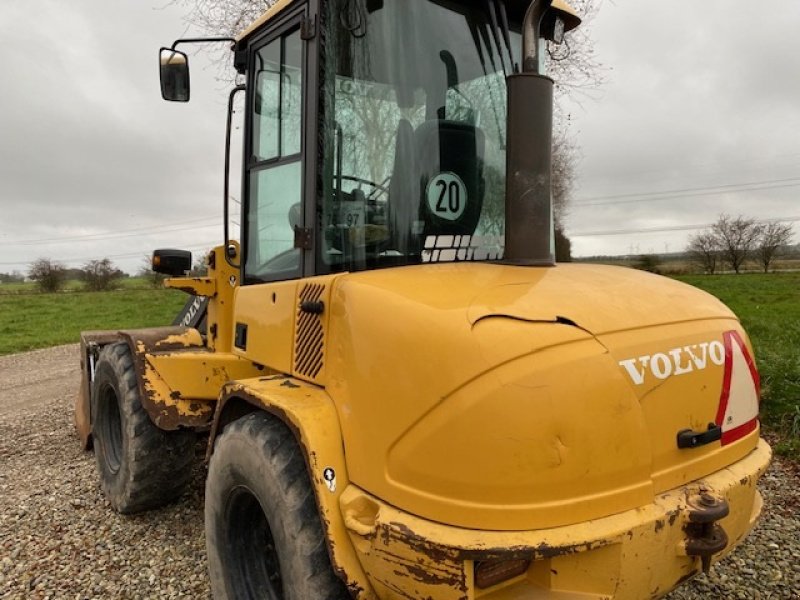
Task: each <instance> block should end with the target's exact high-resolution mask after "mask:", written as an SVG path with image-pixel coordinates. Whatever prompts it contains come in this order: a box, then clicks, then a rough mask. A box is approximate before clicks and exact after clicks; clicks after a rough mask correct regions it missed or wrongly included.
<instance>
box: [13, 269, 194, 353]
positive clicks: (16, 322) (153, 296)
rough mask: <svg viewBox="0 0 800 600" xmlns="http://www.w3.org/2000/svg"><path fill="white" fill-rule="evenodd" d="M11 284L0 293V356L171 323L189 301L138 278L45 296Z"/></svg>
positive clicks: (30, 289)
mask: <svg viewBox="0 0 800 600" xmlns="http://www.w3.org/2000/svg"><path fill="white" fill-rule="evenodd" d="M6 285H8V288H12V287H13V289H7V287H6ZM6 285H3V286H2V289H0V355H3V354H11V353H14V352H24V351H26V350H35V349H37V348H46V347H49V346H57V345H60V344H70V343H74V342H78V341H79V339H80V337H79V336H80V332H81V331H86V330H91V329H133V328H138V327H155V326H160V325H169V324H170V323H172V320H173V319H174V318H175V315H176V314H178V311H179V310H180V309H181V307H182V306H183V304H184V303H185V302H186V298H187V296H186V294H184V293H182V292H178V291H175V290H165V289H160V288H159V289H153V288H152V287H148V285H147V283H146V282H145V281H143V280H138V282H136V280H133V279H132V280H130V281H127V280H126V285H125V288H123V289H120V290H117V291H111V292H81V291H65V292H60V293H57V294H40V293H35V292H34V291H33V288H26V287H24V286H26V285H27V284H19V285H17V284H6Z"/></svg>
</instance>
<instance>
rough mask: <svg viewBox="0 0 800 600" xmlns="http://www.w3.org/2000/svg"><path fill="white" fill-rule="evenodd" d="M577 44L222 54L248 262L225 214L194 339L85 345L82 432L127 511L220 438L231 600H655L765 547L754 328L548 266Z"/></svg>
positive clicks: (663, 285)
mask: <svg viewBox="0 0 800 600" xmlns="http://www.w3.org/2000/svg"><path fill="white" fill-rule="evenodd" d="M579 21H580V20H579V17H578V16H577V15H576V14H575V12H574V11H573V10H572V9H571V8H570V7H569V6H568V5H567V4H566V3H565V2H563V1H562V0H533V1H531V0H519V1H517V0H480V1H478V0H474V1H473V0H278V2H276V3H275V4H274V5H273V6H272V7H271V8H270V9H269V10H268V11H267V12H266V13H265V14H264V15H263V17H262V18H260V19H259V20H258V21H257V22H256V23H254V24H253V25H252V26H251V27H250V28H249V29H247V30H246V31H244V32H243V33H242V34H241V35H240V36H239V37H237V38H236V39H234V40H230V43H231V48H232V57H233V62H234V65H235V67H236V69H237V70H238V73H239V74H240V77H241V81H242V82H243V83H242V84H241V85H238V86H236V88H235V89H234V90H233V92H232V94H231V102H230V103H229V113H228V119H229V121H228V122H229V131H230V118H231V112H232V106H233V99H234V96H235V94H243V96H244V106H245V113H246V115H245V118H244V129H245V135H244V150H243V151H244V160H243V174H242V175H243V180H242V181H243V200H242V209H241V215H240V217H241V231H240V235H236V236H232V235H231V232H230V231H228V227H227V223H228V206H227V205H228V200H227V199H228V194H227V190H226V195H225V204H224V206H225V210H224V212H225V223H226V227H225V231H224V239H223V241H222V243H221V244H220V246H219V247H218V248H216V249H215V250H213V252H211V253H210V255H209V256H208V258H207V263H208V275H207V276H205V277H199V278H189V277H184V276H183V275H184V274H185V272H186V271H187V270H188V268H189V266H190V264H191V260H190V256H189V254H188V253H186V252H181V251H177V250H161V251H156V252H155V254H154V258H153V264H154V268H155V269H156V270H157V271H159V272H162V273H166V274H169V275H170V276H172V279H170V280H168V282H167V285H168V286H169V287H172V288H178V289H181V290H185V291H186V292H188V293H189V294H191V299H190V302H189V304H188V305H187V309H186V311H185V314H184V315H182V318H181V319H179V322H178V323H177V324H176V325H174V326H171V327H165V328H161V329H147V330H136V331H105V332H87V333H85V334H83V336H82V344H81V353H82V355H81V356H82V369H83V382H82V386H81V390H80V394H79V397H78V402H77V410H76V420H77V426H78V430H79V432H80V436H81V439H82V441H83V443H84V445H85V446H86V447H87V448H89V447H91V446H93V448H94V452H95V455H96V460H97V466H98V471H99V475H100V482H101V485H102V488H103V490H104V491H105V494H106V495H107V497H108V499H109V502H110V503H111V505H112V506H113V508H114V509H116V510H117V511H119V512H122V513H130V512H135V511H140V510H145V509H149V508H153V507H155V506H158V505H161V504H163V503H166V502H168V501H171V500H173V499H175V498H177V497H178V496H179V495H180V493H181V490H182V489H183V488H184V486H185V484H186V480H187V476H188V473H189V465H190V462H191V461H192V456H193V448H194V447H195V446H196V442H197V440H198V438H199V436H205V435H207V436H208V446H207V448H208V450H207V460H208V475H207V482H206V494H205V531H206V539H207V550H208V563H209V572H210V578H211V585H212V588H213V592H214V596H215V597H217V598H279V599H286V600H313V599H317V598H321V599H328V598H350V597H352V598H359V599H382V600H387V599H395V598H412V599H418V600H422V599H435V600H456V599H459V600H473V599H476V600H477V599H482V600H510V599H515V600H522V599H544V598H547V599H566V598H598V599H611V598H617V599H637V600H638V599H642V598H657V597H660V596H663V595H664V594H666V593H667V592H668V591H669V590H670V589H672V588H674V587H675V586H676V585H678V584H680V583H681V582H683V581H686V580H687V579H689V578H691V577H693V576H694V575H696V574H698V573H700V572H702V571H704V570H708V568H709V566H710V565H711V564H712V563H713V562H714V561H716V560H718V559H719V558H721V557H722V556H724V555H725V554H727V553H728V552H730V551H731V550H732V549H733V548H734V547H735V546H736V545H737V544H738V543H739V542H741V541H742V539H743V538H744V537H745V536H746V535H747V533H748V532H749V531H750V529H751V528H752V527H753V525H754V523H755V521H756V519H757V518H758V515H759V513H760V511H761V509H762V500H761V496H760V495H759V493H758V491H757V489H756V482H757V481H758V479H759V477H760V476H761V474H762V473H763V472H764V471H765V469H766V468H767V465H768V463H769V460H770V449H769V447H768V445H767V444H766V443H765V442H764V441H763V440H761V439H760V437H759V422H758V404H759V378H758V372H757V370H756V367H755V363H754V361H753V350H752V347H751V345H750V342H749V341H748V338H747V335H746V334H745V332H744V331H743V329H742V327H741V325H740V323H739V321H738V320H737V318H736V317H735V316H734V314H733V313H732V312H731V311H730V310H728V309H727V308H726V307H725V306H723V305H722V304H721V303H720V302H719V301H717V300H716V299H715V298H713V297H711V296H709V295H707V294H705V293H703V292H700V291H698V290H697V289H695V288H692V287H689V286H687V285H684V284H682V283H679V282H676V281H672V280H669V279H666V278H663V277H659V276H655V275H651V274H648V273H643V272H639V271H635V270H630V269H624V268H613V267H607V266H598V265H580V264H559V265H556V264H555V262H554V257H553V220H552V204H551V193H550V166H551V137H552V134H551V122H552V102H553V99H552V91H553V81H552V80H551V79H550V78H548V77H547V75H546V67H547V57H546V43H547V42H548V41H549V42H552V43H558V42H560V41H562V40H563V39H564V37H565V36H569V35H570V34H569V31H570V30H571V29H573V28H574V27H576V26H578V24H579ZM190 41H197V40H178V41H177V42H176V43H175V44H173V46H172V47H170V48H164V49H162V50H161V53H160V68H161V77H162V80H161V81H162V94H163V95H164V97H165V98H166V99H167V100H177V101H187V100H188V99H189V94H190V87H189V75H188V72H189V71H188V63H189V61H188V57H187V55H186V54H185V53H183V52H181V51H180V50H178V49H177V48H176V46H178V45H179V44H182V43H188V42H190ZM217 41H220V40H219V39H218V40H217ZM223 41H224V39H223ZM228 140H229V144H228V146H229V147H230V134H229V138H228ZM228 150H229V152H228V156H230V148H228ZM227 164H230V163H229V162H228V163H227ZM228 171H229V169H226V182H227V180H228V175H229V173H228ZM234 237H235V238H237V240H238V241H235V240H234V239H233V238H234Z"/></svg>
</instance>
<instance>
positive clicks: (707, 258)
mask: <svg viewBox="0 0 800 600" xmlns="http://www.w3.org/2000/svg"><path fill="white" fill-rule="evenodd" d="M686 252H687V253H688V254H689V258H690V259H691V261H692V262H694V263H696V264H697V265H699V266H700V268H702V269H703V272H704V273H708V274H709V275H713V274H714V273H715V272H716V270H717V265H718V264H719V260H720V247H719V242H718V240H717V238H716V236H715V235H714V234H713V233H712V232H711V231H703V232H702V233H698V234H697V235H693V236H692V237H690V238H689V246H688V247H687V248H686Z"/></svg>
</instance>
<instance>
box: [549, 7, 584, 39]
mask: <svg viewBox="0 0 800 600" xmlns="http://www.w3.org/2000/svg"><path fill="white" fill-rule="evenodd" d="M580 24H581V18H580V16H578V13H577V12H575V9H574V8H572V7H571V6H570V5H569V4H568V3H567V2H566V1H565V0H553V2H552V4H551V5H550V8H549V10H548V11H547V12H546V13H545V15H544V19H542V25H541V27H542V28H541V32H540V33H541V36H542V37H543V38H544V39H546V40H550V41H551V42H554V43H556V44H559V45H560V44H562V43H563V42H564V34H565V33H566V32H568V31H571V30H573V29H575V28H576V27H577V26H578V25H580Z"/></svg>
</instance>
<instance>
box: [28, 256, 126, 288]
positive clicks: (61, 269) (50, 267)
mask: <svg viewBox="0 0 800 600" xmlns="http://www.w3.org/2000/svg"><path fill="white" fill-rule="evenodd" d="M125 277H128V274H127V273H125V272H123V271H121V270H120V269H118V268H117V267H116V266H115V265H114V263H113V262H111V260H110V259H108V258H101V259H98V260H90V261H88V262H86V263H85V264H84V265H83V267H81V268H79V269H68V268H67V267H65V266H64V265H63V264H61V263H59V262H58V261H55V260H52V259H50V258H39V259H37V260H35V261H33V262H32V263H31V264H30V266H29V267H28V279H30V280H31V281H34V282H35V283H36V287H37V288H38V289H39V291H41V292H46V293H53V292H58V291H60V290H61V289H63V288H64V285H65V284H66V282H67V281H69V280H74V279H77V280H79V281H82V282H83V285H84V288H85V289H86V290H87V291H91V292H104V291H107V290H111V289H113V288H115V287H116V285H117V283H118V282H119V280H120V279H123V278H125Z"/></svg>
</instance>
